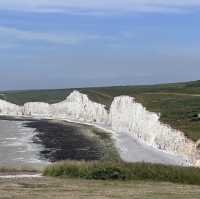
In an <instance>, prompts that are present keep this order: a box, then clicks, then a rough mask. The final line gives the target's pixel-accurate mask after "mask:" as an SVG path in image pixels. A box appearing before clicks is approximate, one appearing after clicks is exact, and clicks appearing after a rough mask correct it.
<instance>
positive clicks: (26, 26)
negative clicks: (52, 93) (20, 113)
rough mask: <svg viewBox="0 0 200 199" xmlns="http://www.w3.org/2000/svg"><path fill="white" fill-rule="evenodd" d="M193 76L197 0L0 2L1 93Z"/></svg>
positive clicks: (198, 49) (199, 41)
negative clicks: (5, 91) (3, 91)
mask: <svg viewBox="0 0 200 199" xmlns="http://www.w3.org/2000/svg"><path fill="white" fill-rule="evenodd" d="M197 79H200V1H199V0H167V1H166V0H101V1H99V0H56V1H55V0H6V1H3V0H2V1H0V90H21V89H45V88H48V89H54V88H71V87H87V86H110V85H137V84H156V83H167V82H181V81H189V80H197Z"/></svg>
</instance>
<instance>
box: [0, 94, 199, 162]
mask: <svg viewBox="0 0 200 199" xmlns="http://www.w3.org/2000/svg"><path fill="white" fill-rule="evenodd" d="M0 114H3V115H13V116H15V115H23V116H37V117H49V118H56V119H63V118H64V119H71V120H76V121H80V122H89V123H95V124H100V125H103V126H104V127H107V128H109V129H112V130H113V131H115V132H116V133H119V132H126V133H129V134H130V135H132V136H134V137H135V138H136V139H138V140H139V141H140V142H143V143H145V144H148V145H151V146H153V147H154V148H157V149H160V150H163V151H166V152H169V153H171V154H176V155H181V156H183V157H185V158H187V159H188V160H189V161H190V162H191V163H193V164H194V165H195V164H196V162H198V161H199V159H200V158H199V151H198V150H197V149H196V145H195V143H194V142H192V141H190V140H189V139H187V138H186V137H185V136H184V134H183V133H182V132H180V131H177V130H175V129H172V128H171V127H169V126H167V125H164V124H162V123H161V122H160V121H159V119H160V118H159V116H158V115H157V114H155V113H151V112H149V111H147V110H146V109H145V108H144V107H143V106H142V105H141V104H139V103H137V102H136V101H135V99H134V98H132V97H129V96H120V97H116V98H115V99H114V100H113V103H112V105H111V108H110V111H109V113H108V111H107V110H106V109H105V106H104V105H102V104H98V103H95V102H92V101H91V100H90V99H89V98H88V96H87V95H84V94H81V93H79V92H78V91H74V92H72V93H71V94H70V95H69V96H68V97H67V98H66V100H64V101H62V102H60V103H56V104H52V105H49V104H46V103H41V102H40V103H37V102H34V103H33V102H31V103H26V104H25V105H24V106H23V107H19V106H17V105H14V104H11V103H9V102H5V101H3V100H0Z"/></svg>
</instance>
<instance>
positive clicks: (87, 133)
mask: <svg viewBox="0 0 200 199" xmlns="http://www.w3.org/2000/svg"><path fill="white" fill-rule="evenodd" d="M0 120H7V121H24V122H25V123H24V125H23V126H24V127H25V128H32V129H35V135H34V137H33V138H32V140H33V143H34V144H39V145H42V146H43V149H42V150H41V151H40V152H39V154H40V160H45V161H48V162H49V163H51V162H56V161H62V160H86V161H90V160H111V159H113V160H114V159H115V160H119V159H120V157H119V154H118V152H117V149H116V148H115V145H114V142H113V140H112V138H111V134H110V133H108V132H105V131H103V130H100V129H97V128H96V127H93V126H91V125H85V124H78V123H74V122H68V121H64V120H56V119H49V118H45V119H41V118H27V117H8V116H6V117H5V116H4V117H2V116H0Z"/></svg>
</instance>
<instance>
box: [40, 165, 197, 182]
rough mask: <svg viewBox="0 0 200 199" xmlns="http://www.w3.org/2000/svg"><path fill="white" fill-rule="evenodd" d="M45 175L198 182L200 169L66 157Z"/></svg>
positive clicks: (45, 172)
mask: <svg viewBox="0 0 200 199" xmlns="http://www.w3.org/2000/svg"><path fill="white" fill-rule="evenodd" d="M43 174H44V175H46V176H53V177H58V176H62V177H67V178H80V179H88V180H123V181H127V180H149V181H161V182H162V181H166V182H173V183H181V184H193V185H200V169H199V168H192V167H178V166H165V165H159V164H146V163H125V162H108V161H106V162H102V161H101V162H100V161H97V162H84V161H82V162H80V161H79V162H77V161H72V162H70V161H66V162H61V163H56V164H54V165H50V166H48V167H47V168H46V169H45V170H44V172H43Z"/></svg>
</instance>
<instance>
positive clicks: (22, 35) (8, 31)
mask: <svg viewBox="0 0 200 199" xmlns="http://www.w3.org/2000/svg"><path fill="white" fill-rule="evenodd" d="M98 39H101V36H100V35H95V34H94V35H93V34H86V33H62V34H61V33H57V34H56V33H48V32H35V31H27V30H19V29H16V28H10V27H4V26H0V41H1V43H6V46H10V44H14V43H16V42H17V41H41V42H45V43H50V44H62V45H73V44H77V43H80V42H82V41H88V40H98Z"/></svg>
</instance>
